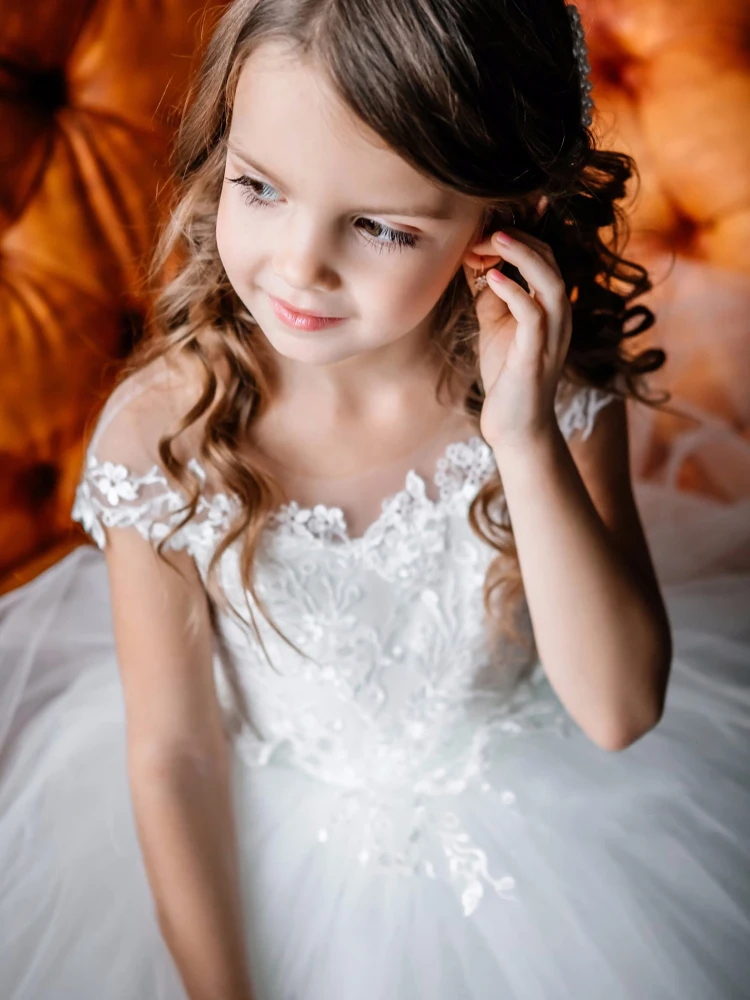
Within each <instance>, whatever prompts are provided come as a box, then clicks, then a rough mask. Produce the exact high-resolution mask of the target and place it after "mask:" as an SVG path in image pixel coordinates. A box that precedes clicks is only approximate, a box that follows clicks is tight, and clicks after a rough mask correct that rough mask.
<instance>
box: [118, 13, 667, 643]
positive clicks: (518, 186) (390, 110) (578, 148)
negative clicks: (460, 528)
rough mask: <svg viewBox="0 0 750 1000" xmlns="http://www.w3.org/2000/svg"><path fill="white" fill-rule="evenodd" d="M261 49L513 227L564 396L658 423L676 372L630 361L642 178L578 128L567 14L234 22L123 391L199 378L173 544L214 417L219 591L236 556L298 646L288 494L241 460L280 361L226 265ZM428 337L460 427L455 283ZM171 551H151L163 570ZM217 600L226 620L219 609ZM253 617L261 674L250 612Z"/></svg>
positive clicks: (513, 568) (471, 399) (459, 319)
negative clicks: (555, 287)
mask: <svg viewBox="0 0 750 1000" xmlns="http://www.w3.org/2000/svg"><path fill="white" fill-rule="evenodd" d="M266 41H283V42H285V43H288V44H291V45H292V46H293V47H294V49H295V50H296V51H297V52H298V53H299V55H300V57H301V58H305V59H309V60H311V61H313V62H314V64H315V65H316V66H320V67H322V68H323V69H324V70H325V71H326V72H327V74H328V77H329V79H330V80H331V82H332V83H333V86H334V88H335V91H336V92H337V94H338V95H339V96H340V98H341V99H342V101H343V102H344V103H345V104H346V105H348V107H349V108H351V109H352V111H353V112H354V113H355V115H356V116H358V118H359V119H361V120H362V121H363V122H364V123H365V124H366V125H367V126H369V127H370V128H371V129H372V130H374V132H375V133H377V134H378V135H379V136H380V137H382V139H383V140H384V141H385V142H386V143H387V145H388V146H389V147H390V148H391V149H392V150H394V151H395V152H396V153H398V154H399V155H400V156H401V157H403V158H404V160H406V161H408V162H409V163H410V164H411V165H412V166H413V167H415V168H416V169H417V170H419V171H420V172H422V173H423V174H424V175H426V176H427V177H430V178H433V179H434V180H436V181H437V182H438V183H440V184H442V185H447V186H448V187H449V188H452V189H454V190H455V191H458V192H461V193H463V194H466V195H470V196H474V197H476V198H479V199H481V201H482V202H483V203H484V205H485V210H484V219H483V221H484V227H483V230H482V236H484V235H487V234H489V233H491V232H492V231H494V230H495V229H496V228H499V226H500V225H501V224H502V222H504V221H506V222H507V220H508V219H511V220H512V222H513V224H514V225H517V226H519V227H520V228H522V229H525V230H526V231H528V232H530V233H533V234H534V235H536V236H538V237H539V238H541V239H543V240H544V241H545V242H546V243H548V244H549V245H550V247H551V248H552V250H553V251H554V255H555V258H556V260H557V262H558V265H559V267H560V270H561V273H562V275H563V278H564V281H565V287H566V289H567V290H568V293H569V297H570V300H571V303H572V309H573V333H572V340H571V344H570V348H569V354H568V357H567V361H566V374H567V375H568V376H569V378H570V379H571V381H573V382H578V383H581V384H584V385H593V386H600V387H606V388H608V389H609V390H610V391H612V392H613V393H615V394H616V395H619V396H622V397H624V398H627V397H628V396H633V397H636V398H638V399H639V400H641V401H642V402H644V403H646V404H647V405H650V406H654V405H658V403H656V402H655V401H654V400H651V399H647V398H645V397H644V396H643V395H642V393H641V390H640V389H639V387H638V385H637V382H638V379H639V376H642V375H644V374H645V373H648V372H652V371H655V370H656V369H658V368H660V367H661V366H662V365H663V364H664V361H665V353H664V352H663V351H662V350H659V349H656V348H652V349H649V350H643V351H641V352H640V353H636V354H628V353H627V352H626V351H625V345H624V342H625V340H626V339H630V338H632V337H635V336H637V335H638V334H640V333H642V332H643V331H645V330H646V329H648V328H649V327H651V326H652V324H653V322H654V315H653V313H652V312H651V311H650V310H649V309H648V308H647V307H646V306H644V305H642V304H641V305H632V304H631V303H632V300H633V299H635V298H637V297H638V296H640V295H642V294H643V293H645V292H647V291H648V290H650V289H651V287H652V284H651V281H650V279H649V276H648V274H647V272H646V270H645V269H644V268H643V267H642V266H641V265H639V264H637V263H634V262H632V261H629V260H626V259H625V258H624V257H622V256H621V255H620V250H621V249H622V246H623V244H624V242H625V241H626V240H627V237H628V235H629V234H628V226H627V218H626V216H625V212H624V209H623V208H622V205H621V204H620V203H621V202H622V201H623V199H624V198H625V195H626V184H627V182H628V180H629V179H630V178H631V176H635V177H636V178H638V175H637V170H636V166H635V163H634V161H633V160H632V158H631V157H630V156H628V155H627V154H625V153H622V152H612V151H605V150H601V149H597V148H595V145H594V138H593V134H592V132H591V130H590V128H587V127H586V126H585V125H584V124H582V108H581V88H580V81H579V77H578V66H577V63H576V58H575V54H574V50H573V36H572V34H571V27H570V24H569V19H568V17H567V14H566V9H565V4H564V2H563V0H523V2H521V3H514V4H499V3H493V2H490V0H440V2H437V0H236V2H234V3H232V4H231V5H230V6H229V7H228V8H227V9H226V10H225V12H224V13H223V15H222V16H221V19H220V20H219V22H218V25H217V27H216V29H215V31H214V34H213V35H212V37H211V39H210V42H209V44H208V46H207V49H206V52H205V56H204V59H203V62H202V66H201V68H200V71H199V73H198V74H197V76H196V78H195V79H194V81H193V83H192V85H191V89H190V91H189V92H188V95H187V98H186V110H185V112H184V114H183V116H182V119H181V123H180V125H179V129H178V131H177V135H176V141H175V144H174V150H173V157H172V162H173V166H174V178H175V185H174V188H173V191H174V204H173V205H172V206H170V209H171V211H170V214H169V218H168V221H167V223H166V224H165V226H164V227H163V229H162V231H161V233H160V237H159V240H158V242H157V245H156V248H155V251H154V254H153V258H152V261H151V266H150V269H149V280H152V281H153V282H154V286H155V294H154V296H153V304H152V308H151V312H150V315H149V318H148V325H147V330H148V333H149V335H148V336H146V337H145V338H144V339H143V340H142V341H141V343H140V344H139V345H138V347H137V348H136V350H135V351H134V353H133V354H132V355H131V358H130V359H129V363H127V364H126V365H125V366H124V367H123V368H122V370H121V377H122V378H123V379H124V378H126V377H128V376H129V375H130V374H132V373H134V372H135V371H137V370H138V369H140V368H142V367H145V366H146V365H147V364H149V363H150V362H151V361H153V360H154V359H155V358H157V357H163V356H166V357H172V358H175V357H179V358H180V359H182V360H187V361H188V362H189V363H190V364H191V365H194V366H195V367H196V370H197V374H198V377H199V381H200V384H201V386H202V389H201V392H200V395H199V398H198V399H197V401H196V402H195V404H194V405H193V406H192V407H191V408H190V410H189V412H187V413H186V414H185V415H184V417H183V419H182V421H181V422H180V424H179V426H178V427H177V428H176V429H174V430H173V431H172V432H170V433H167V434H165V435H164V436H163V437H161V438H160V440H159V446H158V448H159V457H160V459H161V461H162V462H163V465H164V468H165V470H166V471H167V472H168V473H169V474H170V475H171V476H173V477H174V478H175V479H176V480H177V481H178V482H179V483H180V484H181V486H182V487H183V488H184V490H185V492H186V495H187V496H188V497H189V498H190V499H189V502H188V503H187V504H186V505H185V507H184V508H183V510H184V511H185V512H186V513H185V517H184V519H183V520H182V521H181V523H180V525H178V526H177V527H175V528H174V531H176V530H178V527H181V526H182V525H183V524H185V523H186V522H187V521H188V520H190V518H191V517H193V516H194V515H195V511H196V506H197V503H198V498H199V495H200V492H201V489H202V485H203V484H202V483H201V482H200V481H199V479H198V478H197V477H196V476H195V475H194V474H193V473H192V471H191V470H190V469H189V468H188V466H187V463H185V462H182V461H180V460H179V459H178V458H177V457H176V456H175V454H174V452H173V449H172V443H173V442H174V440H175V438H176V437H177V436H178V435H179V434H181V433H182V432H183V431H184V430H185V429H186V428H187V427H189V426H190V425H191V424H193V423H195V422H196V421H197V420H198V419H199V418H200V417H202V416H204V415H207V416H206V421H205V428H204V432H203V436H202V441H201V444H200V459H201V460H202V461H203V463H204V464H205V465H207V466H210V467H211V469H212V470H213V471H214V472H215V473H216V474H218V477H219V481H220V482H221V483H223V484H224V487H225V488H226V489H227V490H228V491H230V492H231V493H232V494H234V496H235V497H236V498H238V499H239V501H240V513H239V516H238V517H237V518H236V519H235V521H234V523H233V524H232V526H231V530H230V531H229V532H228V533H227V534H226V535H225V536H224V537H223V538H222V540H221V542H220V544H219V545H218V547H217V549H216V551H215V552H214V553H213V557H212V559H211V563H210V566H209V569H208V584H209V590H210V589H211V588H212V586H213V583H215V580H216V568H217V564H218V562H219V560H220V558H221V556H222V554H223V553H224V552H225V550H226V549H227V548H228V547H229V546H230V545H232V544H233V543H234V542H235V541H236V540H238V539H241V540H242V547H241V556H240V569H241V574H242V579H243V582H244V584H245V586H246V590H247V592H249V593H250V594H251V595H252V597H253V600H254V602H255V604H256V605H257V607H258V608H259V609H260V610H261V613H262V614H263V616H264V617H265V618H266V620H267V621H268V622H269V624H270V625H271V627H273V628H274V630H275V631H276V632H277V634H278V635H280V636H281V637H282V638H283V639H284V640H285V641H286V642H288V643H289V645H291V646H294V644H293V643H291V641H290V640H289V639H287V638H286V637H285V636H283V635H282V633H281V632H280V631H279V629H278V628H277V627H276V626H275V625H274V623H273V622H272V621H271V618H270V616H269V615H268V612H267V609H266V608H265V606H264V604H263V602H262V600H261V599H260V598H259V597H258V595H257V594H256V591H255V587H254V578H253V566H254V557H255V553H256V550H257V547H258V545H259V542H260V538H261V534H262V531H263V528H264V526H265V523H266V521H267V517H268V515H269V514H270V513H271V512H272V511H273V509H274V507H275V505H276V504H277V503H278V502H279V500H280V499H281V497H282V492H281V491H280V489H279V485H278V483H276V482H275V481H274V479H273V478H272V477H271V476H269V475H268V474H267V473H266V472H265V471H264V470H263V469H261V468H260V467H259V464H258V463H255V462H254V461H253V459H252V455H248V449H247V448H244V449H242V454H240V449H238V447H237V445H238V442H248V441H250V440H251V436H252V426H253V422H254V420H255V419H257V417H258V416H259V415H260V414H262V413H264V412H266V410H267V409H268V407H269V406H270V405H271V404H272V402H273V398H274V380H273V377H272V375H271V366H270V364H269V360H270V359H269V358H268V357H264V356H263V353H262V351H261V350H260V345H259V342H258V338H257V337H256V338H253V336H252V329H253V326H254V325H255V321H254V319H253V317H252V315H250V313H249V312H248V310H247V308H246V307H245V306H244V305H243V303H242V302H241V301H240V299H239V297H238V296H237V294H236V292H235V291H234V289H233V287H232V285H231V284H230V282H229V280H228V278H227V276H226V274H225V272H224V269H223V266H222V263H221V260H220V258H219V254H218V252H217V245H216V215H217V206H218V203H219V197H220V192H221V187H222V182H223V174H224V167H225V157H226V139H227V134H228V131H229V127H230V121H231V114H232V108H233V102H234V95H235V91H236V87H237V81H238V76H239V73H240V71H241V69H242V67H243V65H244V63H245V61H246V60H247V58H248V57H249V56H250V55H251V53H252V52H253V51H254V50H255V49H256V48H257V47H258V46H259V45H261V44H262V43H264V42H266ZM542 195H545V196H546V197H547V199H548V200H549V205H548V209H547V211H546V212H545V213H544V215H543V216H542V217H541V218H540V217H538V216H537V214H536V212H535V211H534V208H533V206H534V204H535V203H536V201H537V200H538V199H539V198H540V197H541V196H542ZM165 271H166V272H168V273H167V274H166V275H165ZM434 319H435V322H434V331H433V334H432V336H433V341H434V345H435V349H436V351H437V352H438V356H439V358H440V366H441V367H440V375H439V382H438V386H437V392H440V389H441V387H442V385H443V383H444V382H446V381H447V382H448V383H449V384H453V383H454V380H455V379H460V383H459V384H460V385H462V386H465V385H469V386H470V389H469V391H468V393H467V394H466V398H465V406H466V411H467V412H469V413H473V414H478V413H479V412H480V411H481V407H482V402H483V390H482V387H481V381H480V379H479V377H478V364H477V352H476V343H477V337H476V334H477V328H478V324H477V317H476V312H475V310H474V302H473V298H472V294H471V291H470V289H469V287H468V284H467V281H466V279H465V275H464V272H463V270H462V269H459V271H458V272H457V273H456V274H455V276H454V277H453V278H452V280H451V281H450V283H449V284H448V286H447V287H446V288H445V290H444V292H443V294H442V296H441V297H440V299H439V301H438V303H437V305H436V308H435V310H434ZM217 358H220V359H221V361H222V365H223V368H224V370H226V371H227V372H228V373H229V375H228V378H227V379H226V380H223V381H222V380H220V379H219V378H218V377H217V371H216V359H217ZM616 383H617V384H616ZM667 397H668V394H667ZM665 398H666V397H662V400H661V401H660V402H663V401H664V399H665ZM501 496H502V482H501V478H500V475H499V474H496V475H494V476H493V477H492V478H491V479H490V480H489V481H488V482H487V483H485V484H484V485H483V487H482V488H481V489H480V491H479V493H478V494H477V496H476V497H475V499H474V500H473V502H472V504H471V507H470V510H469V520H470V523H471V526H472V529H473V531H474V532H475V533H476V534H478V535H479V536H480V537H481V538H483V539H484V540H485V541H486V542H488V543H489V544H490V545H491V546H492V547H493V548H495V549H496V550H497V552H498V556H497V557H496V558H495V559H494V560H493V561H492V563H491V564H490V566H489V569H488V572H487V577H486V580H485V587H484V604H485V610H486V612H487V613H488V616H489V617H490V618H491V617H492V612H491V595H492V592H493V590H495V588H498V587H500V586H501V585H502V587H503V590H502V593H503V598H504V599H503V601H501V602H500V607H501V613H500V616H499V620H498V621H497V622H496V623H495V624H498V625H499V627H500V628H501V629H508V630H509V631H510V632H512V633H514V634H515V635H516V636H518V631H517V628H516V625H515V624H514V619H515V618H516V615H515V614H514V612H515V611H517V610H518V606H517V605H518V601H517V599H518V598H519V597H520V596H521V595H522V591H523V586H522V580H521V575H520V567H519V564H518V557H517V552H516V547H515V543H514V540H513V534H512V529H511V528H510V527H508V526H504V525H503V524H500V523H498V522H497V521H495V520H493V518H492V516H491V514H490V508H491V506H492V504H493V502H494V501H495V500H497V499H499V498H500V497H501ZM173 533H174V532H171V533H170V534H169V535H167V536H166V537H165V538H163V539H162V540H161V541H160V543H159V546H158V551H159V554H160V555H161V554H162V549H163V547H164V545H165V544H166V543H167V542H168V540H169V538H170V537H171V534H173ZM216 596H217V598H218V600H219V601H220V603H222V604H224V605H225V606H226V603H227V602H226V600H225V599H224V598H223V595H222V594H221V593H220V592H219V593H217V595H216ZM245 600H246V603H247V594H246V595H245ZM247 607H248V611H249V613H250V619H251V625H252V627H253V629H254V632H255V634H256V636H257V638H258V640H259V641H260V643H261V646H262V647H263V650H264V653H265V655H266V657H268V654H267V652H266V650H265V646H264V645H263V643H262V640H261V638H260V634H259V632H258V629H257V625H256V622H255V618H254V615H253V611H252V608H251V607H250V605H249V603H247ZM230 610H232V611H235V610H236V609H230ZM243 621H244V619H243ZM294 648H295V649H297V647H296V646H294ZM298 652H301V651H299V650H298ZM302 655H305V654H302Z"/></svg>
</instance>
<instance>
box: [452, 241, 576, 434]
mask: <svg viewBox="0 0 750 1000" xmlns="http://www.w3.org/2000/svg"><path fill="white" fill-rule="evenodd" d="M503 232H506V233H507V235H508V237H509V242H504V241H503V240H502V233H498V232H496V233H494V234H493V236H492V238H491V239H486V240H483V241H482V242H481V243H477V244H475V245H474V246H473V247H472V250H473V255H470V257H469V261H465V262H464V271H465V273H466V277H467V280H468V282H469V287H470V288H471V289H472V291H473V290H474V274H473V270H472V267H471V266H470V261H471V260H472V259H476V260H477V261H478V263H477V266H476V268H477V269H479V268H482V267H486V266H487V264H488V263H492V264H495V263H496V262H498V261H499V262H502V261H508V262H509V263H511V264H514V265H515V266H516V267H517V268H518V270H519V271H520V272H521V274H522V275H523V277H524V279H525V280H526V282H527V284H528V286H529V292H525V291H524V290H523V288H521V286H520V285H519V284H518V283H517V282H515V281H513V280H512V279H511V278H508V277H506V276H505V275H502V274H500V272H499V271H498V270H497V269H496V268H495V267H493V268H492V269H491V270H490V271H488V272H487V275H486V277H487V287H485V288H483V289H481V290H480V291H479V293H478V294H477V296H476V299H475V302H476V311H477V318H478V320H479V371H480V375H481V378H482V384H483V387H484V393H485V400H484V405H483V407H482V414H481V419H480V430H481V432H482V436H483V437H484V439H485V441H487V443H488V444H489V445H490V446H491V447H492V448H493V450H494V449H495V448H496V446H500V447H503V448H507V446H508V445H510V446H511V447H516V446H518V445H521V446H523V445H524V444H528V443H529V442H530V441H532V440H535V439H536V438H538V437H539V436H540V435H544V434H545V433H546V432H547V431H548V430H549V429H550V428H551V427H554V426H555V425H556V417H555V410H554V403H555V394H556V390H557V385H558V381H559V378H560V374H561V372H562V369H563V365H564V364H565V359H566V357H567V353H568V346H569V344H570V338H571V334H572V330H573V318H572V308H571V304H570V300H569V299H568V296H567V293H566V291H565V284H564V282H563V279H562V276H561V273H560V268H559V267H558V265H557V261H556V260H555V257H554V254H553V252H552V249H551V248H550V246H549V245H548V244H547V243H544V242H543V241H542V240H540V239H537V238H536V237H534V236H530V235H529V234H528V233H525V232H523V231H521V230H519V229H517V228H515V227H512V226H509V227H507V230H504V231H503ZM485 257H490V258H491V261H489V260H485V259H484V258H485Z"/></svg>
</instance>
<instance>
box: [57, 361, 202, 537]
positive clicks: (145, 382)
mask: <svg viewBox="0 0 750 1000" xmlns="http://www.w3.org/2000/svg"><path fill="white" fill-rule="evenodd" d="M196 398H197V394H196V385H195V380H191V379H190V378H189V377H187V376H186V372H185V370H184V368H183V367H182V366H177V365H175V364H173V363H168V362H167V361H166V360H165V359H163V358H158V359H156V360H155V361H154V362H152V363H150V364H149V365H147V366H145V367H144V368H141V369H139V370H137V371H136V372H134V373H132V374H130V375H129V376H128V377H126V378H124V379H123V380H122V381H121V382H120V383H119V384H118V385H117V386H116V388H115V389H114V390H113V391H112V393H111V394H110V395H109V397H108V398H107V401H106V403H105V404H104V406H103V408H102V410H101V412H100V414H99V416H98V419H97V421H96V423H95V426H94V429H93V433H92V434H91V437H90V440H89V443H88V446H87V448H86V451H85V455H84V461H83V466H82V469H81V475H80V479H79V482H78V485H77V489H76V496H75V502H74V505H73V509H72V511H71V516H72V519H73V520H74V521H78V522H79V523H80V524H81V525H82V526H83V528H84V529H85V530H86V531H87V532H88V533H89V534H90V535H91V537H92V538H93V540H94V541H95V542H96V544H97V545H98V546H99V547H100V548H104V547H105V542H106V533H107V529H109V528H112V527H132V528H136V529H137V530H138V532H139V533H140V534H141V535H142V536H144V537H147V538H149V540H154V539H155V538H158V537H162V536H163V535H164V534H166V532H167V529H168V527H169V526H170V523H171V522H172V521H173V518H172V516H171V515H172V514H173V512H174V511H175V510H176V509H179V508H180V507H181V506H182V505H183V503H184V495H182V494H181V493H180V491H179V489H178V488H177V484H175V483H174V482H172V481H170V479H169V477H168V476H167V474H166V472H165V470H164V468H163V467H162V463H161V461H160V457H159V442H160V440H161V439H162V438H163V437H164V436H165V435H167V434H173V433H174V432H175V431H176V430H177V428H178V427H179V425H180V422H181V421H182V419H183V418H184V416H185V414H186V413H187V412H188V411H189V409H190V407H191V405H192V403H193V402H194V401H195V399H196ZM196 433H197V429H196V428H195V427H191V429H190V433H189V434H187V435H186V437H185V438H184V439H178V441H177V442H175V445H174V451H175V452H176V453H177V454H178V455H179V457H180V459H181V460H183V461H185V462H190V461H191V457H192V453H193V451H194V446H195V438H196Z"/></svg>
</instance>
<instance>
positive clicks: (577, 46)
mask: <svg viewBox="0 0 750 1000" xmlns="http://www.w3.org/2000/svg"><path fill="white" fill-rule="evenodd" d="M565 9H566V10H567V12H568V20H569V21H570V27H571V30H572V32H573V51H574V52H575V55H576V60H577V62H578V80H579V83H580V86H581V123H582V124H583V125H585V126H586V127H587V128H588V126H589V125H590V124H591V121H592V119H591V109H592V108H593V106H594V101H593V100H592V98H591V91H592V89H593V85H592V83H591V81H590V80H589V73H590V72H591V65H590V63H589V59H588V55H589V53H588V47H587V45H586V36H585V34H584V31H583V25H582V24H581V15H580V14H579V13H578V8H577V7H576V5H575V4H573V3H569V4H567V5H566V7H565Z"/></svg>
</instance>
